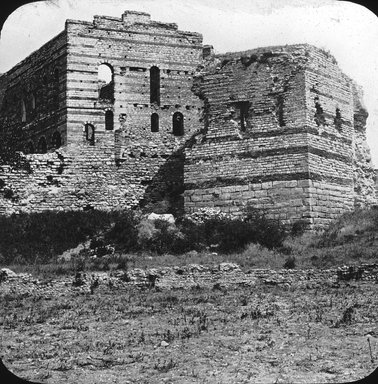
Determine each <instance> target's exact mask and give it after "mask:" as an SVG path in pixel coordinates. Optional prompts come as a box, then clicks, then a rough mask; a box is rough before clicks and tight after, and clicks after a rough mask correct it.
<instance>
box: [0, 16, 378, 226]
mask: <svg viewBox="0 0 378 384" xmlns="http://www.w3.org/2000/svg"><path fill="white" fill-rule="evenodd" d="M100 67H102V68H103V67H105V68H107V69H108V70H109V71H110V72H111V77H110V81H109V82H108V83H106V82H105V83H104V82H103V81H99V79H98V72H99V68H100ZM0 104H1V114H0V124H1V126H2V130H3V133H5V134H7V133H12V132H13V133H14V132H22V135H21V136H22V137H21V136H20V144H22V148H23V149H24V150H25V152H37V154H28V155H26V157H25V155H21V157H22V159H23V161H22V163H23V164H24V167H18V168H17V167H16V168H15V167H13V166H10V165H3V166H1V168H0V214H11V213H14V212H21V211H26V212H31V211H43V210H48V209H53V210H72V209H74V210H75V209H91V208H98V209H104V210H107V209H122V208H135V207H143V208H144V209H146V210H147V211H149V212H152V211H155V212H157V211H158V212H159V213H166V212H171V213H174V214H181V213H183V212H184V211H186V212H193V211H196V210H198V209H201V208H203V207H215V208H217V209H221V210H222V211H223V212H225V213H227V214H230V215H233V216H237V215H240V214H241V213H242V212H243V209H244V207H245V206H246V204H251V205H252V206H254V207H256V208H263V209H266V210H267V212H268V213H269V215H270V217H272V218H276V219H280V220H282V222H283V223H287V224H291V223H293V222H295V221H298V220H302V221H303V222H304V223H305V224H306V225H307V226H308V227H309V228H317V227H324V226H326V225H327V224H328V223H329V222H330V221H331V220H332V219H334V218H336V217H338V216H339V215H340V214H341V213H342V212H344V211H345V210H349V209H352V208H353V207H355V206H369V205H372V204H375V202H376V195H375V185H374V169H373V166H372V163H371V156H370V151H369V148H368V146H367V143H366V119H367V116H368V113H367V111H366V109H365V107H364V104H363V101H362V92H361V89H360V88H359V87H358V86H357V85H356V84H355V83H354V82H353V81H352V80H351V79H349V78H348V77H347V76H346V75H345V74H343V73H342V72H341V70H340V69H339V67H338V65H337V63H336V60H335V59H334V58H333V56H332V55H330V54H329V53H328V52H325V51H324V50H321V49H318V48H315V47H313V46H309V45H307V44H298V45H293V46H282V47H267V48H258V49H254V50H250V51H245V52H235V53H229V54H222V55H214V53H213V52H212V49H211V47H209V46H203V45H202V36H201V35H200V34H198V33H195V32H186V31H181V30H179V29H178V27H177V25H176V24H172V23H160V22H157V21H153V20H151V18H150V16H149V15H148V14H145V13H140V12H132V11H127V12H125V13H124V14H123V15H122V17H120V18H115V17H106V16H96V17H95V18H94V20H93V22H84V21H76V20H67V22H66V26H65V30H64V31H63V32H62V33H60V34H59V35H58V36H57V37H55V38H54V39H52V40H51V41H50V42H48V43H47V44H45V45H44V46H43V47H41V48H40V49H39V50H38V51H36V52H35V53H33V54H32V55H30V56H28V57H27V58H26V59H25V60H23V61H22V62H21V63H19V64H18V65H17V66H16V67H14V68H13V69H11V70H10V71H8V72H7V73H6V74H4V75H2V76H1V77H0ZM56 147H59V149H55V150H54V148H56ZM45 151H47V152H49V153H46V154H42V153H40V152H45ZM38 152H39V153H38ZM25 164H26V166H25Z"/></svg>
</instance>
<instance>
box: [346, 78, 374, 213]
mask: <svg viewBox="0 0 378 384" xmlns="http://www.w3.org/2000/svg"><path fill="white" fill-rule="evenodd" d="M352 87H353V105H354V114H353V122H354V153H353V177H354V205H355V206H356V207H366V206H371V205H374V204H377V194H376V172H375V169H374V165H373V163H372V158H371V153H370V148H369V146H368V143H367V140H366V120H367V118H368V116H369V114H368V112H367V110H366V107H365V105H364V103H363V91H362V88H361V87H360V86H358V85H357V84H356V83H354V82H353V83H352Z"/></svg>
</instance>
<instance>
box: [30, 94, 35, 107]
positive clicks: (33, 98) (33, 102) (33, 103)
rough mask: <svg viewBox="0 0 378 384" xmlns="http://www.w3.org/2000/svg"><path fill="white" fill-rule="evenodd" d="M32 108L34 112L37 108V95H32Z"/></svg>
mask: <svg viewBox="0 0 378 384" xmlns="http://www.w3.org/2000/svg"><path fill="white" fill-rule="evenodd" d="M31 106H32V109H33V111H34V110H35V108H36V102H35V94H34V93H32V95H31Z"/></svg>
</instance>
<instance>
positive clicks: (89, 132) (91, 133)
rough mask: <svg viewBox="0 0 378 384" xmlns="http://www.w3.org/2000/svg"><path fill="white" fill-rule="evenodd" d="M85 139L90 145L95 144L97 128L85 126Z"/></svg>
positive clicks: (89, 125) (90, 125)
mask: <svg viewBox="0 0 378 384" xmlns="http://www.w3.org/2000/svg"><path fill="white" fill-rule="evenodd" d="M85 138H86V140H87V141H89V144H90V145H94V143H95V128H94V126H93V125H92V124H85Z"/></svg>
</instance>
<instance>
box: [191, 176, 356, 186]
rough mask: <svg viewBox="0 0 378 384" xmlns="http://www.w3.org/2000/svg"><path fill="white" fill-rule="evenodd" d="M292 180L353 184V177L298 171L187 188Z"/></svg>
mask: <svg viewBox="0 0 378 384" xmlns="http://www.w3.org/2000/svg"><path fill="white" fill-rule="evenodd" d="M291 180H312V181H320V182H321V181H323V182H327V183H330V184H337V185H342V186H352V185H353V179H348V178H344V177H333V176H324V175H320V174H317V173H310V172H297V173H276V174H272V175H259V176H250V177H230V178H227V177H217V178H216V179H213V180H208V181H202V182H198V183H185V184H184V187H185V190H194V189H205V188H216V187H228V186H232V185H245V184H247V183H251V184H257V183H264V182H267V181H291Z"/></svg>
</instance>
